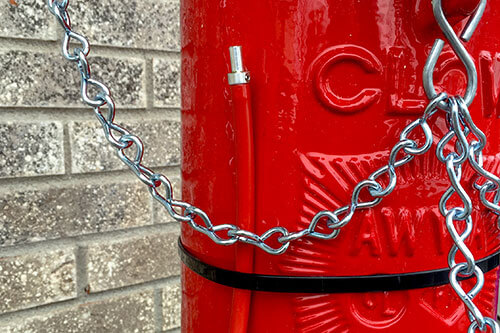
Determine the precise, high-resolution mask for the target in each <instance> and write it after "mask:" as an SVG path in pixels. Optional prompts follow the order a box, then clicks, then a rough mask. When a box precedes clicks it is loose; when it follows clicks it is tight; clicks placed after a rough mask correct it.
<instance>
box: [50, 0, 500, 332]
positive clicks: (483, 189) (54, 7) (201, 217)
mask: <svg viewBox="0 0 500 333" xmlns="http://www.w3.org/2000/svg"><path fill="white" fill-rule="evenodd" d="M47 3H48V8H49V10H50V12H51V13H52V14H53V15H54V16H55V17H56V18H57V20H58V21H59V23H60V25H61V26H62V27H63V29H64V31H65V34H64V38H63V41H62V53H63V55H64V57H65V58H66V59H67V60H69V61H72V62H74V63H76V64H77V66H78V69H79V71H80V76H81V89H80V92H81V96H82V99H83V101H84V102H85V103H86V104H87V105H89V106H91V107H93V108H94V112H95V115H96V117H97V119H98V120H99V122H100V123H101V125H102V128H103V131H104V135H105V137H106V139H107V140H108V141H109V143H110V144H111V145H112V146H113V147H114V148H115V149H116V151H117V154H118V157H119V158H120V159H121V160H122V161H123V162H124V163H125V164H126V165H127V166H128V167H129V168H130V169H131V170H132V171H133V172H134V173H135V174H136V176H137V177H138V178H139V179H140V180H141V181H142V182H143V183H145V184H146V185H147V186H148V189H149V192H150V194H151V196H152V197H153V198H154V199H155V200H157V201H158V202H160V203H161V204H162V205H163V206H164V207H165V209H166V210H167V212H168V213H169V215H170V216H171V217H172V218H173V219H175V220H176V221H178V222H184V223H187V224H188V225H189V226H190V227H191V228H193V229H194V230H196V231H199V232H201V233H203V234H205V235H207V236H208V237H210V238H211V239H212V240H213V241H214V242H215V243H216V244H220V245H231V244H234V243H236V242H243V243H247V244H251V245H254V246H256V247H259V248H261V249H262V250H264V251H265V252H267V253H270V254H274V255H278V254H282V253H284V252H285V251H286V250H287V249H288V247H289V245H290V242H292V241H295V240H297V239H300V238H302V237H306V236H307V237H314V238H318V239H333V238H335V237H337V236H338V234H339V233H340V230H341V228H343V227H344V226H345V225H347V224H348V223H349V222H350V221H351V219H352V218H353V216H354V214H355V213H356V211H358V210H362V209H368V208H372V207H375V206H377V205H378V204H379V203H380V202H381V201H382V199H383V198H384V197H386V196H388V195H389V194H390V193H391V192H392V191H393V190H394V188H395V187H396V184H397V173H396V168H398V167H401V166H403V165H405V164H407V163H409V162H410V161H411V160H413V158H414V157H415V156H417V155H422V154H425V153H426V152H427V151H429V149H430V148H431V146H432V143H433V134H432V131H431V129H430V127H429V125H428V123H427V121H428V119H429V118H430V117H432V116H433V115H434V114H435V113H436V112H437V111H438V110H439V109H441V110H443V111H445V112H446V115H447V120H448V125H449V131H448V133H447V134H445V135H444V136H443V138H441V140H440V141H439V143H438V145H437V151H436V155H437V157H438V159H439V160H440V161H441V162H442V163H444V164H445V166H446V170H447V172H448V175H449V178H450V183H451V185H450V187H449V189H448V190H447V191H446V192H445V193H444V194H443V196H442V198H441V200H440V202H439V209H440V212H441V213H442V215H443V216H444V217H445V219H446V226H447V228H448V230H449V232H450V235H451V238H452V239H453V242H454V245H453V246H452V248H451V250H450V253H449V256H448V265H449V267H450V275H449V277H450V284H451V286H452V288H453V289H454V290H455V292H456V293H457V295H458V296H459V297H460V299H461V300H462V301H463V303H464V304H465V306H466V307H467V309H468V316H469V319H470V321H471V325H470V327H469V330H468V332H469V333H472V332H476V330H478V329H479V330H481V331H485V330H486V328H487V327H490V328H491V330H492V331H493V332H496V333H500V328H499V326H498V324H497V323H496V321H495V320H493V319H491V318H488V317H485V316H483V315H482V314H481V312H480V310H479V309H478V308H477V306H476V305H475V304H474V303H473V298H474V297H475V296H476V295H477V294H478V293H479V291H480V290H481V289H482V287H483V284H484V274H483V272H482V271H481V269H480V268H479V267H478V266H477V265H476V263H475V260H474V256H473V254H472V253H471V251H470V250H469V249H468V248H467V246H466V245H465V240H466V239H467V237H468V236H469V235H470V234H471V232H472V229H473V221H472V218H471V212H472V202H471V199H470V197H469V196H468V194H467V193H466V191H465V190H464V188H463V187H462V185H461V184H460V180H461V176H462V166H463V164H464V163H465V162H466V161H469V163H470V165H471V166H472V168H473V169H474V170H475V171H476V173H477V178H476V179H475V181H474V182H473V187H474V188H475V189H476V190H477V191H479V195H480V199H481V202H482V203H483V204H484V206H486V207H487V208H488V209H490V210H492V211H493V212H494V213H495V214H497V215H500V206H499V201H500V178H499V177H497V176H496V175H494V174H492V173H490V172H489V171H487V170H485V169H484V168H483V155H482V150H483V148H484V147H485V145H486V137H485V135H484V133H483V132H481V131H480V130H479V128H478V127H477V126H476V125H475V124H474V122H473V121H472V118H471V116H470V114H469V111H468V105H470V103H471V102H472V99H473V96H474V95H475V91H476V88H477V72H476V70H475V66H474V63H473V62H472V61H471V62H468V58H467V57H469V58H470V56H469V55H468V53H467V51H466V50H465V48H464V47H463V45H462V43H461V42H460V41H459V40H458V38H457V37H456V35H455V33H454V32H453V30H452V29H451V27H450V26H449V24H448V22H447V21H446V18H445V17H444V14H443V13H442V8H441V1H440V0H433V7H434V13H435V16H436V19H437V21H438V23H439V24H440V26H441V28H442V29H443V31H444V32H445V36H446V37H447V38H448V41H449V42H450V44H451V45H452V47H453V49H454V50H455V52H456V53H457V55H458V56H459V57H460V59H461V60H462V61H463V62H464V64H465V66H466V68H467V74H468V78H469V81H468V86H467V92H466V95H465V99H464V98H462V97H460V96H458V97H449V96H448V95H447V94H446V93H440V94H438V93H436V92H435V90H434V85H433V82H432V74H433V71H434V66H435V64H436V62H437V59H438V57H439V54H440V52H441V50H442V48H443V41H441V40H437V41H436V43H435V45H434V47H433V49H432V50H431V53H430V55H429V58H428V61H427V63H426V67H425V69H424V87H425V90H426V92H427V94H428V96H429V99H430V102H429V104H428V105H427V107H426V109H425V111H424V114H423V115H422V117H420V118H418V119H417V120H415V121H413V122H411V123H410V124H409V125H407V126H406V127H405V128H404V129H403V130H402V132H401V134H400V136H399V141H398V142H397V143H396V144H395V145H394V147H393V148H392V150H391V152H390V154H389V158H388V162H387V164H386V165H385V166H383V167H381V168H380V169H378V170H376V171H375V172H373V173H372V174H371V175H370V176H369V177H368V178H367V179H365V180H362V181H360V182H359V183H358V184H357V185H356V186H355V187H354V189H353V191H352V194H351V200H350V203H349V204H348V205H345V206H343V207H340V208H337V209H336V210H334V211H329V210H325V211H320V212H318V213H317V214H316V215H315V216H314V217H313V218H312V219H311V221H310V223H309V225H308V227H307V228H303V229H301V230H298V231H294V232H291V231H288V230H287V229H286V228H284V227H274V228H271V229H269V230H267V231H266V232H264V233H263V234H261V235H259V234H256V233H253V232H251V231H248V230H243V229H240V228H239V227H238V226H236V225H234V224H220V225H214V224H213V223H212V221H211V220H210V218H209V217H208V215H207V214H206V213H205V212H204V211H203V210H201V209H200V208H198V207H195V206H193V205H191V204H189V203H187V202H183V201H179V200H176V199H174V198H173V194H172V185H171V183H170V181H169V180H168V178H167V177H166V176H165V175H163V174H161V173H156V172H154V171H153V170H151V169H149V168H148V167H146V166H145V165H143V163H142V158H143V152H144V145H143V143H142V141H141V140H140V138H139V137H137V136H136V135H134V134H132V133H130V132H129V131H128V130H127V129H125V128H124V127H122V126H120V125H118V124H116V123H115V122H114V117H115V103H114V100H113V98H112V96H111V92H110V90H109V89H108V87H107V86H106V85H105V84H103V83H102V82H99V81H97V80H95V79H93V78H92V76H91V71H90V66H89V62H88V59H87V57H88V55H89V52H90V44H89V42H88V40H87V38H86V37H84V36H82V35H80V34H78V33H76V32H75V31H73V30H72V28H71V20H70V17H69V14H68V12H67V7H68V4H69V0H47ZM485 4H486V0H482V1H481V3H480V5H479V7H478V9H477V10H476V12H475V13H474V15H473V16H472V18H471V19H470V20H469V23H468V25H467V27H466V29H465V30H464V33H463V34H462V39H463V40H468V39H469V38H470V37H471V35H472V33H473V31H474V30H475V27H476V26H477V24H478V23H479V20H480V18H481V15H482V13H483V11H484V7H485ZM447 29H448V30H447ZM449 30H451V32H450V31H449ZM70 43H77V44H78V45H79V46H78V47H77V48H75V49H74V50H73V51H70ZM471 66H472V67H473V68H472V67H471ZM90 88H94V89H96V90H97V93H96V94H93V95H91V94H90V93H89V89H90ZM103 109H104V110H103ZM417 128H420V129H421V132H422V134H423V137H422V136H421V139H415V138H410V137H412V136H416V135H414V131H415V130H416V129H417ZM412 134H413V135H412ZM470 134H472V135H473V136H474V138H475V140H472V141H470V142H469V141H468V139H467V137H468V136H469V135H470ZM417 137H418V136H417ZM452 140H455V145H454V147H455V149H454V151H451V152H449V153H448V154H445V150H446V148H447V147H449V146H450V143H451V142H452ZM381 178H386V179H385V180H381ZM481 181H482V183H481ZM493 193H494V195H492V194H493ZM453 194H457V195H458V196H459V198H460V199H461V200H462V203H463V207H452V208H447V206H446V205H447V202H448V200H449V199H450V198H451V197H452V196H453ZM361 197H363V199H362V198H361ZM488 198H489V199H488ZM462 222H463V223H465V230H464V231H463V232H462V233H461V234H460V233H459V232H458V231H457V223H462ZM459 251H460V253H462V255H463V256H464V258H465V260H466V262H460V263H457V260H456V255H457V254H458V252H459ZM461 276H475V278H476V284H475V286H474V287H473V288H472V289H471V290H470V291H469V292H465V291H464V290H463V289H462V287H461V285H460V282H459V281H458V280H459V277H461Z"/></svg>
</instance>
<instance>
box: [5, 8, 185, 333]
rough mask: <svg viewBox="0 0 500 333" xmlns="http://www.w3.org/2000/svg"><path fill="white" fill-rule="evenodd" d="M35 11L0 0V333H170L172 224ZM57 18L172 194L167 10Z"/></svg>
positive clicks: (171, 45) (175, 106)
mask: <svg viewBox="0 0 500 333" xmlns="http://www.w3.org/2000/svg"><path fill="white" fill-rule="evenodd" d="M45 2H46V1H45V0H15V1H14V0H0V113H1V116H0V138H2V139H1V140H0V300H1V301H0V332H2V333H3V332H12V333H13V332H32V333H34V332H50V333H54V332H65V333H66V332H119V333H123V332H164V331H165V332H175V331H177V330H178V327H179V312H180V306H179V302H180V289H179V265H178V258H177V254H176V238H177V236H178V233H179V226H178V225H177V224H175V223H172V221H171V220H170V219H169V218H168V217H167V216H166V214H165V213H164V212H163V211H162V209H161V208H160V207H159V205H157V204H156V203H153V201H152V200H151V199H150V197H149V194H148V191H147V189H145V188H144V186H143V185H142V183H140V182H139V181H137V180H136V179H135V177H134V176H133V175H132V173H131V172H130V171H128V170H126V168H125V166H124V165H123V164H122V163H121V162H120V161H119V160H118V159H117V157H116V154H115V153H114V151H112V150H111V148H110V147H109V146H108V145H107V144H106V142H105V139H104V136H103V135H102V134H101V130H100V125H99V123H98V121H97V120H96V119H95V118H94V116H93V112H92V110H91V109H90V108H88V107H85V106H84V105H83V104H82V102H81V99H80V96H79V74H78V72H77V70H76V69H75V65H74V64H72V63H68V62H67V61H65V60H64V59H63V58H62V56H61V53H60V38H61V36H62V32H61V29H60V27H59V26H58V24H57V22H56V21H55V19H53V17H52V16H51V15H50V14H49V12H48V10H47V9H46V7H45ZM69 10H70V14H71V18H72V22H73V26H74V28H75V30H76V31H78V32H80V33H82V34H83V35H85V36H87V37H88V38H89V40H90V42H91V44H92V45H93V47H92V51H91V57H90V62H91V66H92V70H93V72H92V73H93V76H94V77H95V78H97V79H99V80H102V81H103V82H105V83H107V84H108V85H109V87H110V88H111V91H112V93H113V96H114V97H115V99H116V102H117V105H118V111H117V118H116V119H117V122H118V123H120V124H122V125H124V126H125V127H127V128H130V129H131V130H133V131H134V132H136V133H137V134H139V135H140V136H141V137H142V138H143V139H144V143H145V145H146V152H145V161H146V164H147V165H149V166H151V167H153V168H154V169H155V170H159V171H161V172H164V173H165V174H167V175H168V176H170V177H171V178H172V179H173V180H174V185H175V187H176V188H177V189H179V185H180V184H179V183H180V181H179V179H180V176H179V163H180V147H179V144H180V134H179V128H180V123H179V120H180V117H179V105H180V98H179V65H180V56H179V49H180V42H179V18H178V16H179V3H178V1H177V0H120V1H117V0H72V1H70V9H69ZM177 195H178V193H177Z"/></svg>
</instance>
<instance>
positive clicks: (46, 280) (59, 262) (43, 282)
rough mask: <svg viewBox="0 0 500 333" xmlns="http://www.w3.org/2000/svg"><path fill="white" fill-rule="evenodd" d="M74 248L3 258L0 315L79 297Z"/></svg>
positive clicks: (0, 281) (0, 282)
mask: <svg viewBox="0 0 500 333" xmlns="http://www.w3.org/2000/svg"><path fill="white" fill-rule="evenodd" d="M75 276H76V269H75V256H74V251H73V249H61V250H58V251H47V252H36V253H29V254H26V255H20V256H14V257H2V258H0V299H1V300H2V301H1V302H0V313H5V312H11V311H15V310H20V309H26V308H31V307H34V306H38V305H42V304H47V303H52V302H56V301H62V300H67V299H71V298H74V297H76V285H75Z"/></svg>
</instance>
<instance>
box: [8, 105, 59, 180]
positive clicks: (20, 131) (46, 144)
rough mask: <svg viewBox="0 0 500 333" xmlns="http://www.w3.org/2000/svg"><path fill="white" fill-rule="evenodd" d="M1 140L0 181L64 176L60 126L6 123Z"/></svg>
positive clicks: (56, 123) (53, 124)
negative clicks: (0, 179)
mask: <svg viewBox="0 0 500 333" xmlns="http://www.w3.org/2000/svg"><path fill="white" fill-rule="evenodd" d="M0 98H1V97H0ZM0 137H1V138H2V140H0V178H8V177H16V176H17V177H27V176H39V175H55V174H63V173H64V148H63V126H62V124H61V123H60V122H46V121H43V122H38V123H20V122H16V123H14V122H3V123H0Z"/></svg>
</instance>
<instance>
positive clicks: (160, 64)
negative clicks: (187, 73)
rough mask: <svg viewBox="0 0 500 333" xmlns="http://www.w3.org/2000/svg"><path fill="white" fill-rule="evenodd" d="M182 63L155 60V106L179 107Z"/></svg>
mask: <svg viewBox="0 0 500 333" xmlns="http://www.w3.org/2000/svg"><path fill="white" fill-rule="evenodd" d="M180 66H181V65H180V61H179V60H177V59H153V73H154V77H153V85H154V105H155V106H156V107H179V106H180V103H181V99H180V95H181V93H180Z"/></svg>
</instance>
